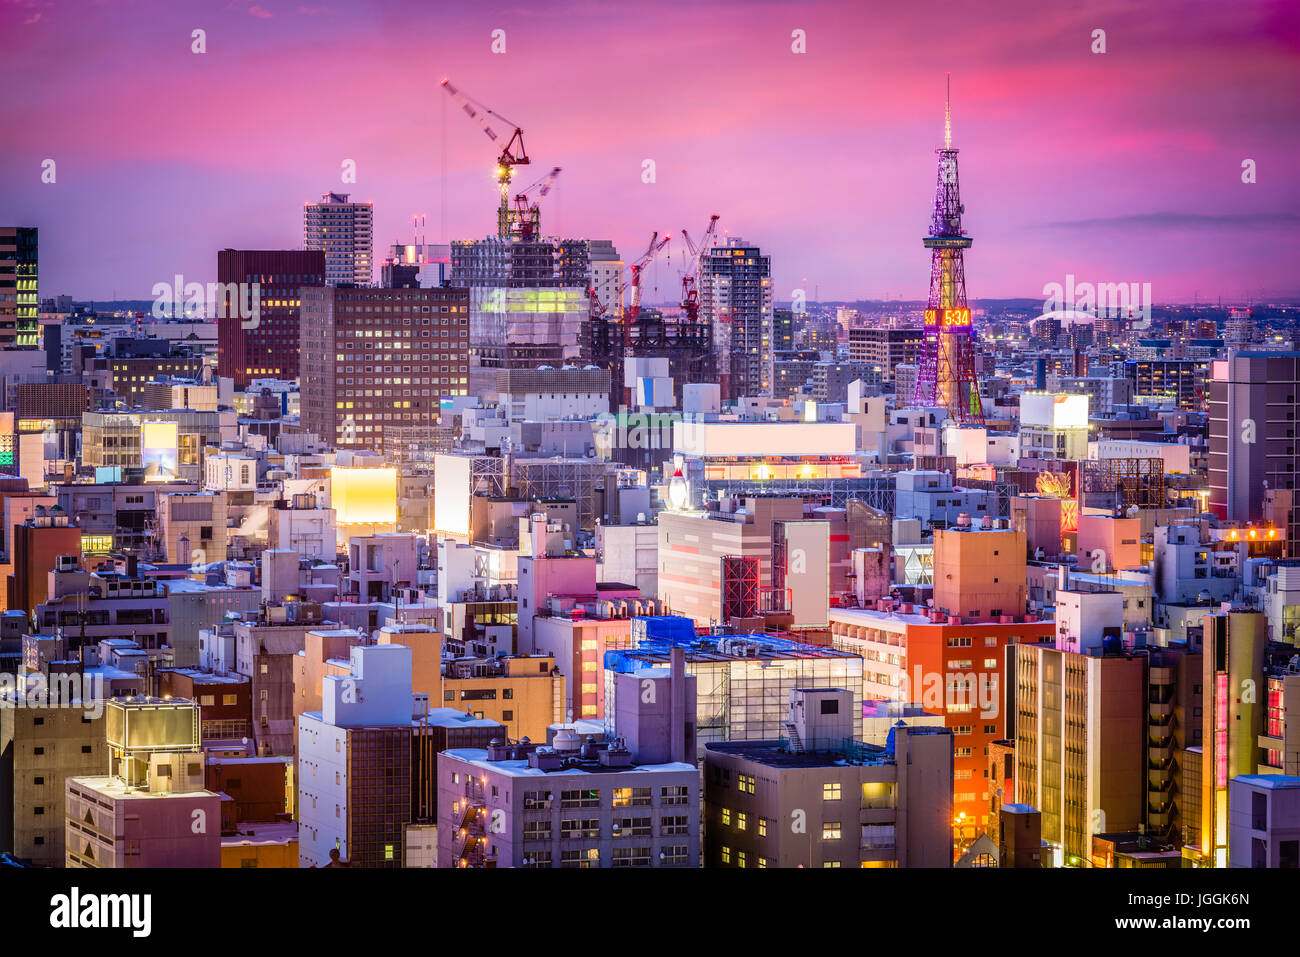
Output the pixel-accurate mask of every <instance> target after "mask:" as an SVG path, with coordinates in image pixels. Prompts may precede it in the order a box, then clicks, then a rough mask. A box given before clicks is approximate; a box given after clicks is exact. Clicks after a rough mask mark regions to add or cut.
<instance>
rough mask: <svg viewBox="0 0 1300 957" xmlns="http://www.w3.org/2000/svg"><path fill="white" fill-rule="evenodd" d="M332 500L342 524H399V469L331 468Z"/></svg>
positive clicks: (331, 502) (339, 521)
mask: <svg viewBox="0 0 1300 957" xmlns="http://www.w3.org/2000/svg"><path fill="white" fill-rule="evenodd" d="M330 504H331V505H332V506H333V507H334V512H335V514H336V516H337V519H338V523H339V524H340V525H372V524H373V525H395V524H397V469H395V468H379V469H366V468H348V467H345V466H338V465H336V466H334V467H333V468H331V469H330Z"/></svg>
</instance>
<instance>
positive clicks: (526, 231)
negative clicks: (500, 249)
mask: <svg viewBox="0 0 1300 957" xmlns="http://www.w3.org/2000/svg"><path fill="white" fill-rule="evenodd" d="M559 175H560V167H558V166H553V167H551V171H550V172H549V173H547V174H546V175H545V176H543V177H542V178H541V179H539V180H538V181H537V182H536V183H533V184H532V185H531V186H529V187H528V188H527V189H525V190H524V191H523V192H522V193H517V194H516V195H515V209H514V218H513V222H512V223H511V226H512V235H514V236H516V237H517V238H519V239H521V240H523V241H525V242H529V241H532V240H535V239H537V238H538V237H540V236H541V234H542V213H541V210H539V209H538V208H537V203H536V202H534V203H533V204H532V205H531V206H530V205H529V204H528V194H529V193H531V192H532V191H533V190H534V189H536V190H537V196H538V198H539V199H540V198H541V197H543V196H545V195H546V194H547V193H549V192H550V191H551V187H552V186H554V185H555V178H556V177H557V176H559Z"/></svg>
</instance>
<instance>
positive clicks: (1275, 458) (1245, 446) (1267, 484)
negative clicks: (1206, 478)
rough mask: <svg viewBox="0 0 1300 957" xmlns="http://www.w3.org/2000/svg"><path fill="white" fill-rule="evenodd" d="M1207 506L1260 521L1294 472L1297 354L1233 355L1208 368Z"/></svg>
mask: <svg viewBox="0 0 1300 957" xmlns="http://www.w3.org/2000/svg"><path fill="white" fill-rule="evenodd" d="M1209 385H1210V395H1209V413H1210V511H1212V512H1214V514H1216V515H1218V516H1219V517H1220V518H1225V519H1228V520H1230V521H1258V520H1259V519H1261V518H1262V517H1263V510H1264V497H1265V495H1266V494H1267V492H1268V491H1269V490H1270V489H1293V488H1295V480H1296V473H1297V472H1300V454H1297V453H1298V452H1300V442H1297V439H1296V429H1297V427H1298V426H1297V424H1296V418H1297V415H1300V352H1263V351H1261V352H1237V353H1234V354H1232V355H1229V356H1228V358H1226V359H1216V360H1215V361H1214V363H1213V364H1212V365H1211V368H1210V383H1209Z"/></svg>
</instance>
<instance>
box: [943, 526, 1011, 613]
mask: <svg viewBox="0 0 1300 957" xmlns="http://www.w3.org/2000/svg"><path fill="white" fill-rule="evenodd" d="M1025 540H1026V538H1025V533H1024V532H1020V531H1016V530H1015V529H1010V528H980V527H975V526H971V525H969V524H968V525H964V526H963V525H960V524H959V525H958V527H957V528H947V529H943V528H941V529H936V530H935V533H934V607H935V608H936V609H937V610H939V611H943V612H945V613H946V614H948V615H954V616H957V617H959V618H962V619H964V620H971V619H975V620H988V619H990V618H992V619H997V618H1000V617H1002V616H1004V615H1023V614H1024V613H1025V598H1026V592H1027V588H1026V585H1025V564H1026V562H1025V558H1026V553H1025Z"/></svg>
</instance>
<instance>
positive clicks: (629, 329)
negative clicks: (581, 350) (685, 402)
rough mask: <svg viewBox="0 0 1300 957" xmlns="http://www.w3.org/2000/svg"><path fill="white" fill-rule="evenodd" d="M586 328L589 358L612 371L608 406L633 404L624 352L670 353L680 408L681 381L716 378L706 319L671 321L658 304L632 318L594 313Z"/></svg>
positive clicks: (675, 397) (664, 355)
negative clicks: (627, 384)
mask: <svg viewBox="0 0 1300 957" xmlns="http://www.w3.org/2000/svg"><path fill="white" fill-rule="evenodd" d="M588 328H589V332H588V337H587V350H588V353H587V361H589V362H591V364H592V365H597V366H600V367H601V368H602V369H608V370H609V371H610V383H611V387H610V391H609V407H610V411H613V412H617V411H618V410H619V406H627V405H629V404H630V403H629V402H628V395H627V390H626V388H625V379H624V373H623V367H624V365H625V362H624V356H625V355H632V356H635V357H638V358H664V359H667V360H668V374H669V375H670V376H672V379H673V400H674V402H675V404H676V407H677V408H679V409H680V408H681V407H682V386H684V385H686V384H688V383H697V382H717V381H718V367H717V359H716V356H715V353H714V350H713V327H712V325H711V324H710V323H708V322H694V323H688V322H673V321H669V320H667V319H665V318H664V315H663V313H662V312H660V311H659V310H657V309H646V310H642V311H641V312H640V313H639V314H638V315H637V317H636V319H635V320H633V321H631V322H630V323H625V320H622V319H618V318H616V317H614V316H609V315H606V316H600V317H596V316H593V317H592V318H591V322H590V324H589V327H588ZM625 343H626V345H625ZM625 350H626V351H625Z"/></svg>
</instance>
